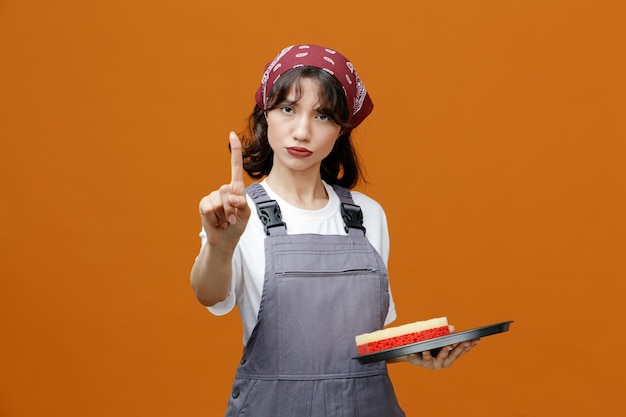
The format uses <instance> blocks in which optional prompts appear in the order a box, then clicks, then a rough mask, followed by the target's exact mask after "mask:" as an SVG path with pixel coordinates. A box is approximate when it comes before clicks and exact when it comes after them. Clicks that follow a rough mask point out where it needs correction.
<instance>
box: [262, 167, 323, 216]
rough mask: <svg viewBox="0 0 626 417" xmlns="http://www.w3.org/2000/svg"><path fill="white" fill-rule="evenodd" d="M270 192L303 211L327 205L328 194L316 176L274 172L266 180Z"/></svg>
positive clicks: (320, 179) (318, 176)
mask: <svg viewBox="0 0 626 417" xmlns="http://www.w3.org/2000/svg"><path fill="white" fill-rule="evenodd" d="M266 181H267V184H268V185H269V186H270V187H271V188H272V190H273V191H274V192H275V193H276V194H278V195H279V196H280V198H282V199H283V200H285V201H287V202H288V203H289V204H291V205H293V206H295V207H298V208H301V209H305V210H319V209H321V208H323V207H324V206H326V204H327V203H328V194H327V193H326V187H324V183H323V182H322V178H321V177H320V175H319V174H317V175H314V176H313V175H298V174H296V175H289V174H287V175H281V174H280V173H276V172H274V171H272V172H270V174H269V175H268V176H267V178H266Z"/></svg>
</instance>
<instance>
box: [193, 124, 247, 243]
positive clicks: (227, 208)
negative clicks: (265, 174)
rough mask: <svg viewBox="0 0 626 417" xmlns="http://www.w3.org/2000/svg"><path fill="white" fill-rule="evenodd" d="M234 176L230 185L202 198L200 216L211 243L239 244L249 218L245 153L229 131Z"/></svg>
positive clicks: (237, 139) (223, 186) (235, 136)
mask: <svg viewBox="0 0 626 417" xmlns="http://www.w3.org/2000/svg"><path fill="white" fill-rule="evenodd" d="M230 151H231V157H230V160H231V179H230V184H224V185H222V186H221V187H220V188H219V189H218V190H216V191H213V192H212V193H210V194H209V195H208V196H206V197H204V198H202V200H200V217H201V219H202V226H203V227H204V231H205V233H206V235H207V244H208V245H210V246H219V245H228V246H229V247H230V248H231V249H234V247H235V246H236V245H237V242H238V241H239V238H240V237H241V235H242V234H243V231H244V230H245V228H246V224H247V223H248V219H249V218H250V207H248V203H247V201H246V189H245V184H244V182H243V156H242V151H241V141H240V140H239V138H238V137H237V135H236V134H235V133H234V132H230Z"/></svg>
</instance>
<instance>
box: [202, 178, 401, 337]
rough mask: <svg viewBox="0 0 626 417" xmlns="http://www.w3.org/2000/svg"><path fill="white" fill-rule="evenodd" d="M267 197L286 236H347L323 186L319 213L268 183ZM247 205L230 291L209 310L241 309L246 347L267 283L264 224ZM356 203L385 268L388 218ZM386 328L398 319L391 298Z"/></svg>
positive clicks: (358, 197) (364, 201)
mask: <svg viewBox="0 0 626 417" xmlns="http://www.w3.org/2000/svg"><path fill="white" fill-rule="evenodd" d="M261 184H262V185H263V187H264V188H265V191H266V192H267V194H268V196H269V197H270V198H271V199H272V200H276V202H277V203H278V205H279V206H280V210H281V214H282V219H283V221H284V222H285V224H286V225H287V234H303V233H314V234H321V235H346V234H347V233H346V231H345V229H344V222H343V218H342V217H341V210H340V201H339V197H338V196H337V194H336V193H335V190H334V189H333V188H332V187H331V186H330V185H328V184H326V183H324V186H325V187H326V192H327V193H328V196H329V200H328V203H327V204H326V206H325V207H323V208H321V209H319V210H304V209H300V208H298V207H294V206H293V205H291V204H289V203H288V202H286V201H285V200H283V199H282V198H280V197H279V196H278V195H277V194H276V193H275V192H274V191H272V189H271V188H270V187H269V185H268V184H267V182H266V181H263V182H261ZM247 198H248V205H249V206H250V208H251V210H252V212H251V214H250V220H248V224H247V225H246V229H245V231H244V232H243V234H242V235H241V238H240V240H239V243H238V244H237V247H236V248H235V253H234V255H233V277H232V282H231V286H230V291H229V294H228V296H227V297H226V299H225V300H223V301H220V302H219V303H217V304H215V305H213V306H210V307H208V309H209V311H210V312H211V313H213V314H215V315H217V316H221V315H224V314H226V313H228V312H230V311H231V310H232V309H233V307H234V306H235V304H236V305H237V306H238V308H239V313H240V314H241V320H242V325H243V342H244V344H245V343H247V341H248V338H249V337H250V335H251V333H252V330H253V329H254V326H255V325H256V322H257V317H258V313H259V307H260V305H261V294H262V292H263V283H264V281H265V246H264V241H265V237H266V235H265V231H264V229H263V223H262V222H261V219H260V218H259V216H258V215H257V213H256V209H255V205H254V202H253V201H252V199H251V198H250V196H247ZM352 198H353V200H354V203H355V204H356V205H358V206H360V207H361V209H362V211H363V225H364V226H365V228H366V231H367V233H366V234H365V235H366V236H367V238H368V240H369V241H370V243H371V244H372V246H374V248H375V249H376V251H377V252H378V253H379V254H380V255H381V257H382V259H383V261H384V262H385V265H388V261H389V230H388V228H387V217H386V216H385V212H384V210H383V208H382V206H381V205H380V204H378V202H376V201H375V200H373V199H371V198H370V197H368V196H366V195H365V194H363V193H360V192H357V191H352ZM200 238H201V239H202V244H203V245H204V244H205V242H206V234H205V232H204V230H203V231H202V232H201V233H200ZM389 294H390V300H389V311H388V313H387V317H386V319H385V325H387V324H389V323H391V322H393V321H394V320H395V318H396V310H395V305H394V302H393V298H392V297H391V291H390V292H389Z"/></svg>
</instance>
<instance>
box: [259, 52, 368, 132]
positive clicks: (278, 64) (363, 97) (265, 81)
mask: <svg viewBox="0 0 626 417" xmlns="http://www.w3.org/2000/svg"><path fill="white" fill-rule="evenodd" d="M301 66H311V67H317V68H320V69H323V70H324V71H326V72H328V73H329V74H331V75H333V76H334V77H335V78H336V79H337V80H338V81H339V82H340V83H341V85H342V86H343V90H344V92H345V94H346V99H347V101H348V106H350V107H352V112H351V114H350V119H349V121H348V122H349V124H350V127H351V128H352V129H354V128H355V127H357V126H358V125H359V124H360V123H361V122H362V121H363V120H364V119H365V118H366V117H367V115H369V114H370V113H371V112H372V109H373V107H374V104H373V103H372V100H371V99H370V96H369V94H368V93H367V90H366V89H365V86H364V85H363V83H362V82H361V79H360V78H359V75H358V74H357V72H356V70H355V69H354V66H353V65H352V63H351V62H350V61H348V60H347V59H346V57H344V56H343V55H341V54H340V53H339V52H337V51H335V50H333V49H329V48H325V47H323V46H319V45H292V46H288V47H287V48H285V49H283V50H282V51H281V52H280V54H278V56H277V57H276V58H274V60H273V61H272V62H270V63H269V64H267V66H266V67H265V73H264V74H263V78H262V79H261V86H260V87H259V89H258V90H257V92H256V94H255V99H256V102H257V104H258V105H259V106H260V107H261V108H262V109H265V108H266V106H267V96H268V95H269V93H270V91H271V90H272V87H273V86H274V83H275V82H276V80H277V79H278V77H280V76H281V75H282V74H284V73H285V72H287V71H289V70H290V69H293V68H297V67H301Z"/></svg>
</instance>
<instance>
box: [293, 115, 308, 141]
mask: <svg viewBox="0 0 626 417" xmlns="http://www.w3.org/2000/svg"><path fill="white" fill-rule="evenodd" d="M293 137H294V138H295V139H296V140H309V139H311V121H310V120H309V118H308V117H298V118H297V119H296V120H295V126H294V130H293Z"/></svg>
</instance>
